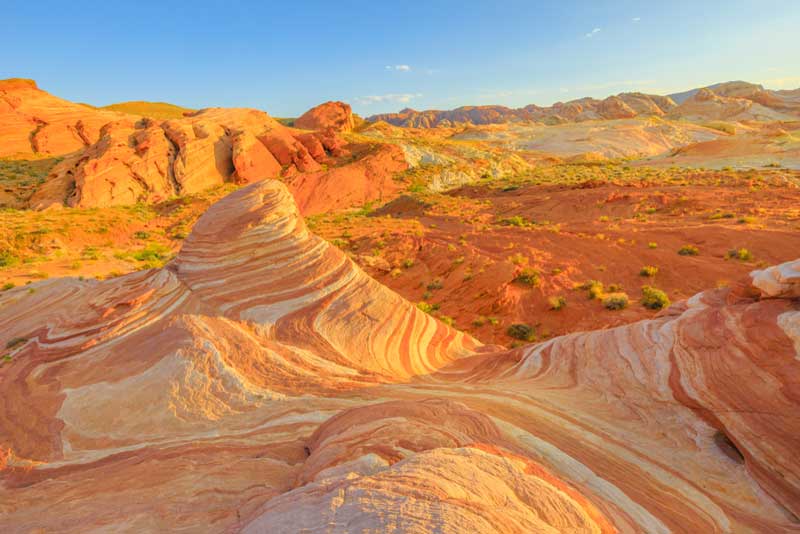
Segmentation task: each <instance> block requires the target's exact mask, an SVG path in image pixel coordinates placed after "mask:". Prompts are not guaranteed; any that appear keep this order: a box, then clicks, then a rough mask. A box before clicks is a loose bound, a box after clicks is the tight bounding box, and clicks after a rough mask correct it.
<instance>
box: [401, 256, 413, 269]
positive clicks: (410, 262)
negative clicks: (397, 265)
mask: <svg viewBox="0 0 800 534" xmlns="http://www.w3.org/2000/svg"><path fill="white" fill-rule="evenodd" d="M413 266H414V260H413V259H411V258H406V259H404V260H403V268H405V269H410V268H412V267H413Z"/></svg>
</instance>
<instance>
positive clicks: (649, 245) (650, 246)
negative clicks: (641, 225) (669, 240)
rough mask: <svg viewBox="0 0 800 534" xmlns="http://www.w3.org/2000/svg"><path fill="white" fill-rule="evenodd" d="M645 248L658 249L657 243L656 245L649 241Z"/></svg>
mask: <svg viewBox="0 0 800 534" xmlns="http://www.w3.org/2000/svg"><path fill="white" fill-rule="evenodd" d="M647 248H658V243H656V242H655V241H650V242H649V243H648V244H647Z"/></svg>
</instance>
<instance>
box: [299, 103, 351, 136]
mask: <svg viewBox="0 0 800 534" xmlns="http://www.w3.org/2000/svg"><path fill="white" fill-rule="evenodd" d="M294 125H295V126H297V127H298V128H304V129H306V130H328V129H330V130H333V131H335V132H349V131H352V130H353V128H354V127H355V120H354V119H353V111H352V109H350V104H345V103H344V102H325V103H324V104H320V105H319V106H316V107H313V108H311V109H309V110H308V111H306V112H305V113H303V114H302V115H301V116H300V117H298V118H297V120H296V121H294Z"/></svg>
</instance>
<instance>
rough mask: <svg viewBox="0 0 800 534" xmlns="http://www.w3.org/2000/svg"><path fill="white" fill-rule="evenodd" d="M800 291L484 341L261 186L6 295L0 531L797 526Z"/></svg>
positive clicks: (791, 272) (1, 334) (773, 279)
mask: <svg viewBox="0 0 800 534" xmlns="http://www.w3.org/2000/svg"><path fill="white" fill-rule="evenodd" d="M29 289H30V290H32V291H29ZM798 296H800V261H797V262H794V263H788V264H784V265H781V266H776V267H773V268H769V269H766V270H763V271H757V272H754V273H752V275H751V277H750V279H749V280H748V281H746V282H744V283H742V284H741V285H740V286H739V287H737V288H736V289H717V290H712V291H707V292H704V293H701V294H698V295H696V296H695V297H693V298H691V299H689V300H688V301H686V302H682V303H679V304H676V305H674V306H673V307H672V308H670V309H669V310H666V311H665V312H663V313H662V314H661V315H660V316H658V317H657V318H655V319H652V320H648V321H641V322H638V323H634V324H631V325H627V326H622V327H618V328H614V329H608V330H601V331H596V332H585V333H576V334H571V335H567V336H563V337H558V338H554V339H551V340H549V341H547V342H544V343H539V344H537V345H533V346H527V347H521V348H519V349H515V350H512V351H506V350H503V349H502V348H499V347H489V346H482V345H481V344H480V343H479V342H477V341H476V340H474V339H472V338H470V337H469V336H467V335H465V334H462V333H460V332H458V331H456V330H454V329H452V328H450V327H448V326H446V325H444V324H443V323H441V322H438V321H436V320H435V319H433V318H432V317H430V316H429V315H427V314H425V313H422V312H421V311H419V310H418V309H417V308H416V307H414V306H413V305H411V304H409V303H407V302H406V301H404V300H403V299H402V298H400V297H399V296H397V295H396V294H394V293H392V292H391V291H389V290H387V289H386V288H384V287H383V286H381V285H380V284H378V283H377V282H375V281H374V280H372V279H371V278H369V277H368V276H366V275H365V274H364V273H363V272H362V271H361V270H360V269H358V268H357V267H356V266H355V265H354V264H353V263H352V262H351V261H350V260H349V259H348V258H347V257H346V256H345V255H344V254H343V253H342V252H340V251H339V250H338V249H336V248H334V247H332V246H330V245H328V244H327V242H325V241H323V240H321V239H319V238H317V237H315V236H314V235H312V234H311V233H310V232H309V231H308V229H307V228H306V227H305V225H304V223H303V220H302V218H301V217H300V216H299V213H298V210H297V208H296V206H295V203H294V201H293V199H292V196H291V194H290V193H289V191H288V190H287V189H286V187H284V186H283V185H282V184H281V183H280V182H278V181H274V180H266V181H261V182H258V183H255V184H251V185H249V186H247V187H245V188H243V189H240V190H239V191H237V192H235V193H233V194H231V195H230V196H228V197H227V198H225V199H223V200H222V201H220V202H218V203H217V204H216V205H214V206H213V207H212V208H211V209H210V210H209V211H208V212H207V213H206V214H205V215H203V217H202V218H201V219H200V220H199V221H198V223H197V224H196V225H195V228H194V230H193V232H192V234H191V235H190V236H189V238H188V239H187V240H186V242H185V244H184V246H183V249H182V250H181V252H180V254H179V255H178V256H177V258H176V259H175V260H174V261H173V262H171V263H170V264H168V265H167V266H166V267H165V268H163V269H157V270H150V271H144V272H138V273H134V274H130V275H127V276H123V277H118V278H114V279H110V280H106V281H102V282H100V281H95V280H79V279H76V278H65V279H51V280H45V281H41V282H37V283H35V284H33V285H31V286H29V287H28V288H17V289H12V290H9V291H6V292H3V293H0V346H3V347H6V349H5V350H6V352H7V354H6V355H5V356H6V357H5V358H4V363H3V365H2V367H0V388H1V390H2V392H3V394H2V395H1V396H0V450H2V454H0V466H2V471H0V502H2V503H3V504H2V506H3V513H2V514H0V530H2V531H3V532H9V533H16V532H31V531H33V530H36V529H39V530H42V531H58V532H87V531H98V532H99V531H112V530H113V531H121V530H125V531H129V530H137V531H141V530H151V531H155V530H185V531H204V532H265V531H269V532H277V533H284V532H285V533H290V532H292V533H293V532H298V531H301V530H302V531H308V532H342V533H343V532H362V531H370V532H433V531H439V532H475V533H480V532H504V533H509V532H512V533H530V532H543V533H544V532H601V533H602V532H608V533H611V532H648V533H667V532H796V531H797V517H798V515H800V462H799V461H798V458H797V451H798V450H800V422H798V418H797V417H796V414H797V413H798V408H800V386H798V381H797V376H800V357H799V356H798V353H799V352H800V304H799V303H798V300H797V299H798Z"/></svg>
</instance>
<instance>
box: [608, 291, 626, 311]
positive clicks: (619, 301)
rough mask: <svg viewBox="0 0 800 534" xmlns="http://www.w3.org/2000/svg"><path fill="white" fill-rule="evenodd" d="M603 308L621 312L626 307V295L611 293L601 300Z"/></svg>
mask: <svg viewBox="0 0 800 534" xmlns="http://www.w3.org/2000/svg"><path fill="white" fill-rule="evenodd" d="M603 306H604V307H605V308H606V309H607V310H622V309H625V308H627V307H628V295H626V294H625V293H611V294H610V295H607V296H606V297H605V298H604V299H603Z"/></svg>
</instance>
